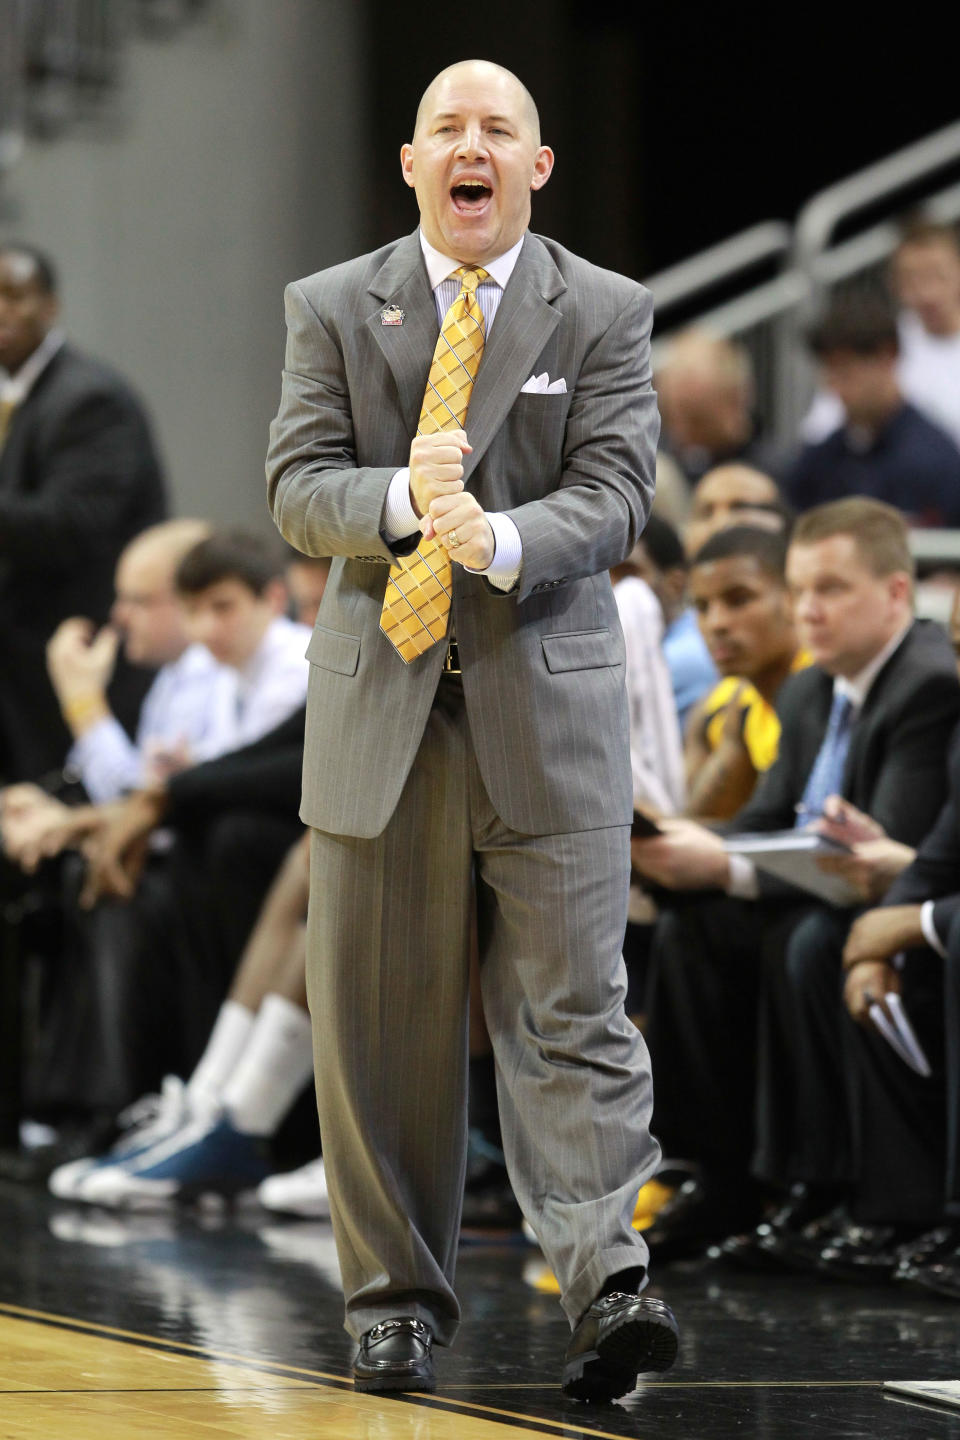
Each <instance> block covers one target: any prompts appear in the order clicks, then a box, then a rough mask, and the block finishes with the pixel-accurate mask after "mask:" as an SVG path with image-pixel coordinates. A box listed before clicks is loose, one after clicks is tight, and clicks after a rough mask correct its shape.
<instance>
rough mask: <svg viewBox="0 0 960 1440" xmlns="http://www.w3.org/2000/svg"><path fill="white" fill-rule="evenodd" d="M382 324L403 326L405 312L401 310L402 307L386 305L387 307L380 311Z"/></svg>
mask: <svg viewBox="0 0 960 1440" xmlns="http://www.w3.org/2000/svg"><path fill="white" fill-rule="evenodd" d="M380 324H381V325H402V324H403V311H402V310H401V309H400V306H399V305H386V306H385V307H384V308H383V309H382V310H381V311H380Z"/></svg>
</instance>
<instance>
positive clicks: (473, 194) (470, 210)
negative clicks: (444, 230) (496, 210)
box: [450, 179, 493, 215]
mask: <svg viewBox="0 0 960 1440" xmlns="http://www.w3.org/2000/svg"><path fill="white" fill-rule="evenodd" d="M492 198H493V190H492V189H491V187H490V185H489V184H488V182H487V181H486V180H473V179H471V180H458V181H457V183H456V184H455V185H453V186H451V188H450V199H451V200H452V201H453V208H454V210H456V212H457V214H458V215H480V214H482V213H483V212H484V211H486V209H487V207H488V206H489V204H490V201H491V199H492Z"/></svg>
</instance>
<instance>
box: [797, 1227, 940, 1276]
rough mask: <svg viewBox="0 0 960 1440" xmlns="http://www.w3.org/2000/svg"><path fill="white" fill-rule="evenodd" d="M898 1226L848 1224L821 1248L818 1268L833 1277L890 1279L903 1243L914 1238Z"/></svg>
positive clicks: (822, 1272)
mask: <svg viewBox="0 0 960 1440" xmlns="http://www.w3.org/2000/svg"><path fill="white" fill-rule="evenodd" d="M917 1233H918V1232H917V1230H916V1229H915V1228H914V1231H913V1235H912V1236H911V1235H909V1234H907V1233H905V1232H904V1227H903V1226H901V1225H850V1226H849V1227H848V1228H847V1230H846V1231H844V1233H843V1234H842V1235H835V1236H834V1237H833V1239H832V1240H830V1241H829V1242H828V1243H827V1244H826V1245H825V1246H824V1247H823V1249H822V1250H821V1251H820V1259H819V1261H818V1264H817V1269H818V1270H819V1272H820V1274H821V1275H830V1276H832V1277H833V1278H834V1279H835V1280H853V1281H854V1282H856V1283H861V1282H862V1283H864V1284H871V1283H873V1282H876V1281H886V1280H892V1279H893V1274H894V1271H895V1270H896V1268H897V1264H898V1262H899V1259H900V1251H901V1249H902V1248H905V1242H908V1241H910V1240H911V1239H914V1240H915V1239H916V1237H917Z"/></svg>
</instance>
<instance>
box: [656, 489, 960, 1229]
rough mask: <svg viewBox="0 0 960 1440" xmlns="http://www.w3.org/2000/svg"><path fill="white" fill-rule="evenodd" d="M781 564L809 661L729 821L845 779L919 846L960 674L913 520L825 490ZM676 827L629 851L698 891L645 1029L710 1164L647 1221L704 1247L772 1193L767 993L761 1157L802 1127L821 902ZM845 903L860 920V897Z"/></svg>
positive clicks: (680, 1116)
mask: <svg viewBox="0 0 960 1440" xmlns="http://www.w3.org/2000/svg"><path fill="white" fill-rule="evenodd" d="M787 578H788V582H789V585H790V589H791V592H792V594H793V597H794V605H795V615H796V621H797V626H798V631H799V635H800V639H801V641H802V643H803V644H804V645H805V646H806V648H807V649H808V650H809V651H810V653H811V655H812V657H813V660H814V664H813V665H811V666H810V667H809V668H808V669H807V670H804V671H801V672H800V673H799V674H796V675H793V676H790V677H789V679H788V680H786V681H785V683H784V685H783V687H782V689H781V691H780V693H779V696H778V701H777V709H778V712H779V714H780V719H781V726H782V730H781V737H780V748H779V754H778V758H777V761H776V762H775V764H774V765H773V766H772V768H771V769H770V770H769V771H768V772H767V774H766V775H765V776H764V778H763V779H762V781H761V782H760V784H759V785H758V787H757V790H756V791H755V792H754V795H753V797H752V799H751V801H750V802H749V803H748V805H747V806H746V807H745V808H744V809H743V810H741V811H740V812H739V814H738V815H737V816H736V817H735V821H734V822H732V825H733V828H736V829H737V830H744V831H757V830H782V829H789V828H791V827H792V826H794V825H795V824H796V823H797V821H798V807H803V808H804V811H805V812H806V813H805V815H804V818H806V817H807V815H808V814H811V815H812V814H817V813H819V812H821V811H822V809H823V805H824V802H825V800H826V798H827V797H828V796H829V795H830V794H831V793H839V794H841V795H843V796H845V797H846V798H847V799H849V800H851V801H852V802H853V803H854V804H855V805H857V806H858V807H859V808H860V809H861V810H863V811H865V812H867V813H868V814H870V815H872V816H874V817H875V818H876V819H877V820H878V821H879V822H880V823H881V824H882V825H883V827H884V829H885V830H886V831H887V833H888V834H889V835H890V836H892V837H893V838H894V839H896V840H900V841H903V842H906V843H910V844H915V843H917V842H918V841H919V840H920V839H921V838H922V836H923V835H924V834H925V833H926V831H927V830H928V829H929V828H930V826H931V825H932V823H933V820H934V818H935V816H936V813H937V810H938V808H939V806H940V803H941V801H942V797H943V790H944V785H945V777H946V753H947V744H948V739H949V735H950V733H951V731H952V729H953V726H954V724H955V722H956V719H957V717H958V714H960V685H958V682H957V676H956V671H955V667H954V659H953V654H952V652H951V649H950V645H949V643H948V641H947V639H946V636H945V635H944V633H943V631H942V630H940V629H939V628H938V627H936V626H934V625H932V624H931V623H929V622H925V621H917V620H914V619H913V615H912V564H911V558H910V553H909V548H908V545H907V537H906V528H905V526H904V524H903V520H902V518H901V517H900V516H899V515H898V513H897V512H896V511H895V510H893V509H892V508H891V507H889V506H885V505H881V504H879V503H878V502H876V501H872V500H864V499H851V500H846V501H841V502H836V503H834V504H833V505H826V506H822V507H821V508H820V509H819V510H817V511H815V512H812V513H811V514H810V515H808V516H804V517H802V518H801V520H800V521H799V522H798V525H797V528H796V530H795V531H794V535H793V538H792V540H791V544H790V548H789V552H788V558H787ZM664 828H665V831H666V833H665V834H664V835H663V836H662V837H660V838H654V839H651V840H643V841H635V842H634V844H633V862H634V865H635V867H636V868H637V869H638V870H639V871H640V872H641V873H642V874H644V875H646V876H648V877H649V878H650V879H652V880H654V881H655V882H657V883H659V884H660V885H662V886H664V887H667V888H668V889H672V890H676V891H692V892H695V893H693V894H689V895H679V894H678V895H677V896H676V897H675V898H674V899H673V900H672V901H671V902H670V903H668V904H665V906H664V907H663V910H662V913H661V916H660V919H659V921H658V923H657V929H656V934H655V939H654V965H653V974H652V983H651V993H650V996H649V1005H648V1016H649V1028H648V1032H647V1039H648V1043H649V1045H650V1048H651V1051H652V1052H653V1053H654V1054H655V1055H656V1057H657V1062H658V1065H659V1068H658V1070H657V1093H656V1105H655V1128H656V1131H657V1133H658V1136H659V1138H660V1139H661V1142H662V1144H663V1147H664V1151H665V1153H667V1154H671V1155H675V1156H682V1157H684V1158H687V1159H693V1160H696V1161H698V1162H699V1163H700V1165H701V1167H702V1169H703V1185H702V1187H701V1189H700V1190H698V1191H696V1193H694V1192H691V1191H690V1190H686V1189H684V1190H681V1192H680V1194H679V1195H678V1197H677V1199H676V1202H675V1204H674V1205H673V1206H672V1214H668V1213H667V1211H666V1210H665V1211H664V1212H662V1215H661V1218H660V1221H659V1222H658V1227H657V1230H656V1232H651V1236H652V1239H651V1243H656V1242H657V1241H658V1240H659V1241H660V1242H661V1244H662V1246H663V1250H662V1252H661V1253H665V1254H667V1253H670V1250H671V1249H673V1250H674V1253H678V1252H681V1251H682V1250H684V1249H686V1250H688V1251H690V1250H692V1251H696V1250H697V1249H698V1248H702V1246H703V1245H704V1244H706V1243H709V1242H710V1240H713V1239H718V1238H721V1237H722V1236H725V1235H727V1234H729V1233H732V1232H733V1231H736V1230H739V1229H742V1228H745V1227H747V1226H748V1225H750V1224H753V1223H756V1220H757V1219H758V1218H759V1211H760V1199H761V1192H760V1191H759V1190H758V1189H757V1188H756V1187H755V1186H754V1185H752V1183H751V1181H750V1178H749V1171H750V1165H751V1159H752V1158H753V1155H754V1149H755V1146H756V1142H757V1138H758V1136H757V1131H756V1127H755V1123H754V1106H755V1101H756V1096H757V1068H758V1060H757V1055H758V1048H757V1030H758V1009H759V1011H760V1012H761V1013H762V1015H763V1026H762V1029H761V1034H760V1050H759V1055H760V1069H761V1080H762V1085H761V1094H762V1096H763V1114H762V1115H761V1117H760V1118H761V1121H762V1124H761V1132H760V1136H759V1139H760V1142H761V1144H760V1151H761V1156H760V1159H759V1164H760V1169H761V1173H763V1174H765V1175H767V1174H770V1173H771V1172H773V1173H776V1172H777V1170H778V1165H777V1157H776V1156H773V1157H772V1158H771V1156H770V1155H769V1154H766V1153H763V1152H769V1151H771V1150H776V1149H777V1148H778V1147H781V1146H786V1147H787V1148H788V1149H789V1148H790V1147H791V1146H792V1143H793V1136H792V1133H791V1125H792V1099H793V1091H794V1082H793V1075H794V1070H793V1065H794V1056H793V1049H792V1034H791V1028H790V1013H789V1007H788V1005H787V1004H786V1003H785V1000H784V996H783V989H784V986H783V981H782V972H783V965H784V955H785V954H788V953H789V949H790V947H791V946H792V945H793V944H794V943H795V941H796V939H797V937H798V935H802V933H803V930H802V927H803V925H804V923H805V922H806V921H807V919H808V917H811V916H813V917H817V916H820V915H823V914H824V912H825V911H826V910H827V907H826V906H825V905H824V904H823V902H821V901H817V900H814V899H812V898H811V897H810V896H809V895H806V894H804V893H801V892H800V891H797V890H792V891H790V890H788V889H786V888H785V887H784V888H783V889H781V890H780V892H779V893H778V892H775V891H773V890H772V887H771V885H770V883H769V882H765V881H763V880H760V879H758V877H757V875H756V873H755V872H754V871H753V869H752V867H751V866H750V865H749V863H748V862H746V861H745V860H743V859H742V857H731V856H729V855H728V854H727V852H726V850H725V848H724V844H723V841H722V840H721V838H720V837H719V836H718V835H716V834H714V833H713V832H711V831H709V830H706V829H704V828H703V827H702V826H699V825H697V824H695V823H694V822H692V821H689V820H674V821H667V822H664ZM722 891H726V894H725V895H724V894H719V893H717V892H722ZM703 892H707V893H703ZM711 892H712V893H711ZM836 913H837V915H838V917H839V923H840V924H849V920H850V918H852V917H851V913H850V912H843V911H838V912H836ZM761 991H762V1003H761Z"/></svg>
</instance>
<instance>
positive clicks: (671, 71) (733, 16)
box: [364, 0, 960, 278]
mask: <svg viewBox="0 0 960 1440" xmlns="http://www.w3.org/2000/svg"><path fill="white" fill-rule="evenodd" d="M364 3H365V5H366V7H367V16H368V32H367V33H368V53H369V58H368V70H369V75H370V96H371V113H370V115H369V116H368V117H367V125H366V128H367V131H368V134H369V143H370V177H371V190H370V196H371V200H370V212H369V216H368V224H369V238H370V244H371V245H377V244H380V243H383V242H384V241H386V240H388V239H391V238H393V237H394V236H395V235H397V234H398V233H401V232H402V231H403V230H405V229H412V228H413V226H414V224H415V223H416V207H415V204H414V199H413V196H412V194H410V193H409V192H407V191H406V188H405V186H404V185H403V183H402V181H401V178H400V167H399V159H398V156H399V150H400V145H401V143H402V142H403V141H404V140H406V139H409V138H410V132H411V131H412V128H413V116H414V113H415V111H416V106H417V101H418V99H419V97H420V94H421V93H422V91H423V89H424V88H425V86H426V84H427V82H428V81H429V80H430V78H431V77H432V76H433V75H434V74H435V73H436V72H437V71H438V70H440V69H442V68H443V66H445V65H448V64H450V63H451V62H452V61H454V60H459V59H464V58H468V57H469V56H471V55H480V56H483V57H484V58H487V59H491V60H496V61H498V62H499V63H500V64H503V65H506V66H508V67H509V68H510V69H512V70H515V71H516V72H517V74H518V75H520V77H521V78H522V79H523V80H524V82H525V83H526V84H527V85H528V87H529V88H530V90H531V91H532V92H533V95H534V97H535V98H536V100H537V103H538V105H539V107H540V113H541V119H542V129H543V138H544V140H545V141H546V142H547V143H549V144H550V145H552V146H553V148H554V150H555V151H556V154H557V166H556V169H555V171H554V174H553V176H552V178H551V180H550V182H549V184H548V185H547V187H546V189H545V190H543V191H542V192H541V193H540V194H539V195H538V196H536V197H535V199H534V210H533V228H534V229H536V230H539V231H541V232H543V233H546V234H550V235H553V236H554V237H555V238H556V239H558V240H560V241H562V243H564V244H566V245H568V246H569V247H570V248H571V249H572V250H576V251H578V252H580V253H581V254H583V255H586V256H587V257H588V258H590V259H591V260H594V261H596V262H597V263H598V264H601V265H607V266H610V267H611V268H612V269H616V270H621V271H623V272H625V273H626V274H629V275H633V276H636V277H638V278H642V277H643V276H644V275H648V274H650V273H652V272H653V271H654V270H657V269H659V268H661V267H662V266H664V265H668V264H672V263H673V262H674V261H676V260H680V259H683V258H684V257H685V256H687V255H690V254H693V253H694V252H696V251H697V250H700V249H702V248H703V247H704V246H705V245H709V244H711V243H713V242H714V241H716V240H721V239H723V238H724V237H725V236H727V235H730V234H732V233H733V232H735V231H736V230H738V229H742V228H743V227H745V226H747V225H750V224H752V223H753V222H755V221H758V220H764V219H769V218H772V217H777V218H785V219H791V218H793V216H794V215H795V214H796V211H797V209H798V207H799V206H800V205H801V204H802V203H803V201H804V200H805V199H806V198H807V197H808V196H809V195H810V194H811V193H812V192H813V191H814V190H816V189H819V188H820V187H821V186H823V185H827V184H829V183H831V182H832V181H834V180H836V179H839V178H841V177H842V176H843V175H845V174H847V173H849V172H850V171H852V170H854V169H857V168H858V167H860V166H861V165H864V164H867V163H869V162H870V161H871V160H874V159H878V158H880V157H881V156H882V155H884V154H886V153H887V152H888V151H890V150H892V149H895V148H897V147H898V146H900V145H903V144H906V143H908V142H909V141H911V140H914V139H918V138H919V137H921V136H923V135H925V134H927V133H928V132H929V131H931V130H934V129H936V128H937V127H938V126H940V125H944V124H947V123H949V122H950V121H951V120H953V119H956V118H957V117H958V116H960V85H958V80H957V73H958V67H957V57H956V46H955V43H954V41H953V39H952V38H951V36H950V33H949V31H950V28H951V27H950V25H949V23H948V20H947V18H946V17H947V15H948V13H949V11H944V10H942V9H940V8H939V7H937V8H936V9H935V8H934V7H930V6H924V5H919V6H914V7H912V8H908V7H903V8H900V9H898V10H897V11H896V12H895V20H894V19H893V18H891V20H890V21H889V23H888V24H887V25H885V24H884V22H882V21H881V20H880V19H879V18H878V17H879V15H880V12H878V11H876V10H874V11H873V12H869V11H867V10H863V9H862V8H861V7H857V10H858V12H859V15H860V18H858V19H857V20H856V22H853V21H851V20H850V19H849V18H848V17H847V16H846V14H845V10H846V9H848V8H849V9H852V7H844V6H842V5H841V4H834V5H832V6H827V5H823V4H818V5H813V6H810V5H807V6H801V5H794V6H787V7H784V6H762V7H761V6H739V7H737V6H730V5H715V4H711V5H705V4H686V5H685V4H678V3H669V0H668V3H662V0H661V3H659V4H658V3H656V0H654V3H651V4H629V3H617V0H539V3H534V4H524V3H522V0H487V3H484V4H482V5H479V6H476V7H470V8H469V9H466V10H460V11H458V12H457V17H458V18H457V20H456V21H455V22H452V21H447V22H446V23H438V15H441V14H442V13H443V8H442V7H437V6H436V4H435V3H431V4H428V3H426V0H405V3H403V4H397V3H396V0H364ZM891 14H893V12H891ZM465 35H466V36H468V37H469V38H467V39H464V38H463V37H464V36H465Z"/></svg>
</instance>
